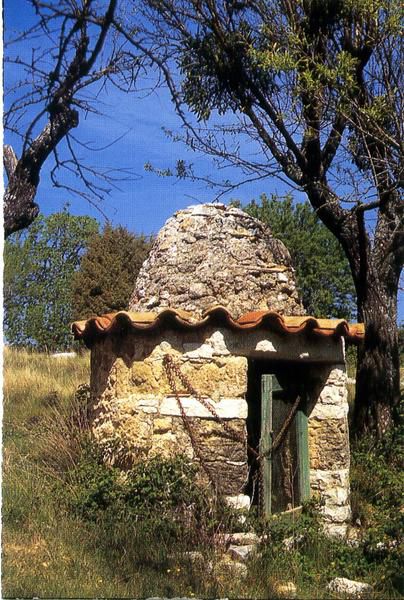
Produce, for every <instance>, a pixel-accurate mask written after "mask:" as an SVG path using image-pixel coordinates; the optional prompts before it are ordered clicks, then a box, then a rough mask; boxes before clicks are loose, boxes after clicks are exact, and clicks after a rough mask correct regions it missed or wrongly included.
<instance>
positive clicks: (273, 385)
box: [73, 204, 364, 535]
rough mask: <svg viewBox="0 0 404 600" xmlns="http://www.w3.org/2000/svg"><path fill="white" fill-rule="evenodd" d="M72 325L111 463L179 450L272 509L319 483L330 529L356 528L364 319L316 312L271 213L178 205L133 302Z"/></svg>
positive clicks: (244, 498)
mask: <svg viewBox="0 0 404 600" xmlns="http://www.w3.org/2000/svg"><path fill="white" fill-rule="evenodd" d="M73 332H74V334H75V337H76V338H78V339H83V340H84V341H85V343H86V344H87V345H88V346H89V347H90V348H91V398H92V400H91V402H92V428H93V432H94V435H95V437H96V439H97V440H98V442H99V443H100V445H101V446H102V448H103V451H104V454H105V456H106V457H107V458H108V459H109V460H111V461H114V462H115V463H117V464H120V465H121V466H122V467H126V468H128V467H130V464H132V463H133V461H137V460H139V459H140V460H141V459H143V458H146V457H151V456H154V455H156V454H161V455H165V456H169V455H176V454H179V453H180V454H182V455H185V456H188V457H189V458H190V459H193V460H197V461H199V462H200V463H201V466H202V467H203V470H204V472H205V473H206V476H207V478H208V479H210V481H211V482H212V484H214V485H215V486H216V487H217V488H218V489H219V490H220V491H221V492H222V493H223V494H224V495H225V496H226V497H227V498H228V501H229V502H230V503H233V504H234V505H236V506H246V507H248V506H250V504H251V503H254V502H260V504H261V505H263V506H264V507H265V510H266V512H267V513H270V512H281V511H286V510H290V509H294V508H296V507H298V506H299V505H301V503H302V502H303V501H304V500H306V499H308V498H309V496H310V495H311V494H319V495H320V496H321V498H322V501H323V502H322V511H323V517H324V524H325V527H326V529H327V530H328V531H330V532H332V533H334V534H337V535H343V534H344V533H345V531H346V527H347V524H348V522H349V518H350V505H349V438H348V423H347V413H348V403H347V390H346V372H345V356H344V341H345V339H349V340H350V341H352V342H358V341H360V339H361V338H362V337H363V333H364V332H363V326H361V325H351V326H349V325H348V323H346V321H342V320H328V319H316V318H314V317H310V316H306V315H305V314H304V310H303V308H302V306H301V304H300V302H299V298H298V294H297V290H296V285H295V279H294V271H293V268H292V265H291V260H290V255H289V253H288V251H287V249H286V247H285V246H284V245H283V243H282V242H280V241H279V240H276V239H275V238H274V237H273V236H272V234H271V231H270V229H269V228H268V227H266V226H265V225H264V224H263V223H261V222H260V221H258V220H257V219H254V218H252V217H250V216H248V215H246V214H245V213H243V212H242V211H240V210H238V209H235V208H227V207H225V206H224V205H221V204H206V205H198V206H191V207H189V208H187V209H186V210H182V211H179V212H178V213H176V214H175V215H174V216H173V217H172V218H171V219H169V220H168V221H167V223H166V224H165V226H164V227H163V228H162V230H161V231H160V233H159V235H158V236H157V238H156V240H155V243H154V246H153V248H152V250H151V253H150V255H149V257H148V259H147V260H146V261H145V263H144V264H143V267H142V269H141V271H140V273H139V276H138V279H137V282H136V286H135V290H134V293H133V296H132V298H131V301H130V305H129V310H128V312H126V311H122V312H119V313H116V314H109V315H103V316H100V317H94V318H91V319H88V320H87V321H80V322H76V323H74V324H73ZM257 455H258V457H257ZM258 465H260V468H258ZM259 479H261V484H262V485H258V480H259Z"/></svg>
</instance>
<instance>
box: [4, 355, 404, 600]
mask: <svg viewBox="0 0 404 600" xmlns="http://www.w3.org/2000/svg"><path fill="white" fill-rule="evenodd" d="M4 358H5V364H4V382H5V388H4V417H3V419H4V421H3V444H4V446H3V540H2V542H3V545H2V550H3V556H2V595H3V597H16V596H20V597H21V596H25V597H27V596H29V597H32V596H38V597H56V598H57V597H66V596H67V597H80V598H85V597H86V598H93V597H105V598H112V597H123V598H125V597H127V598H129V597H132V598H133V597H135V598H140V597H148V596H149V597H150V596H166V597H170V596H189V597H192V596H195V597H225V596H226V597H229V598H240V597H244V598H246V597H248V598H276V593H275V590H276V586H277V584H278V583H279V582H287V581H293V582H294V583H295V584H296V586H297V588H298V597H299V598H302V599H309V598H313V599H319V600H320V599H322V598H327V597H328V596H327V593H326V591H325V586H326V584H327V582H328V581H329V580H330V579H331V578H333V577H336V576H346V577H351V578H359V579H361V580H363V581H368V582H369V583H371V584H373V585H374V586H375V588H376V592H375V597H376V598H398V597H399V595H398V593H397V592H396V591H395V590H394V588H393V586H392V580H393V578H394V574H395V573H396V572H397V571H398V569H399V567H398V565H399V560H400V557H399V555H398V551H396V550H393V551H392V552H387V553H385V554H384V555H383V553H381V554H380V553H379V554H380V555H379V554H378V553H377V548H376V546H375V542H377V540H379V539H383V540H385V541H386V542H390V541H392V540H394V539H396V537H397V527H398V517H399V516H400V511H399V510H398V507H397V505H396V496H397V495H398V494H399V489H400V486H401V485H402V478H401V479H400V464H401V463H400V457H399V456H397V452H395V451H394V448H395V447H394V445H392V444H393V442H391V444H390V447H389V448H388V447H385V448H377V449H375V448H371V447H368V446H366V445H362V446H361V447H358V448H357V449H356V450H355V452H354V459H353V475H354V480H353V494H354V509H355V517H356V518H360V519H361V520H362V521H363V525H364V529H363V531H362V535H363V541H362V542H361V543H360V545H359V546H358V547H357V548H352V547H349V546H347V545H346V544H345V543H342V542H337V541H333V540H328V539H326V538H325V537H324V536H323V535H322V533H321V531H320V529H319V526H318V522H317V519H316V515H315V514H314V515H313V514H312V509H310V510H308V511H305V512H304V514H303V515H302V516H301V517H299V518H296V519H295V520H293V521H290V520H289V521H287V522H284V521H283V519H275V520H273V521H272V522H270V523H269V524H267V525H265V526H264V525H263V524H262V523H260V522H257V521H255V522H253V521H254V520H253V519H251V522H252V523H251V525H252V526H255V527H258V528H261V529H262V528H264V530H265V532H266V534H267V536H268V539H269V540H270V541H269V542H267V543H265V544H263V545H262V547H261V548H260V550H261V555H257V556H255V557H252V558H251V560H249V562H248V565H247V566H248V573H247V576H246V577H245V578H241V577H239V576H236V575H235V574H234V573H233V572H231V571H229V569H228V567H226V565H223V563H222V562H221V558H222V554H223V549H224V547H223V543H220V539H219V541H218V537H217V536H216V537H214V535H213V534H214V532H215V531H218V530H220V527H228V525H226V526H225V525H224V522H225V519H227V518H233V516H232V515H230V517H229V516H227V517H225V516H223V515H222V514H219V513H217V511H216V512H215V511H213V509H210V508H209V507H210V506H211V505H210V504H209V502H206V503H205V504H203V503H202V504H203V505H201V506H200V507H199V509H200V511H202V512H201V515H202V516H201V517H200V519H199V521H198V523H197V524H196V525H195V526H194V527H188V525H186V524H185V521H186V518H185V516H184V515H185V513H184V515H182V513H178V511H177V510H176V508H175V506H172V503H171V504H170V502H171V500H172V496H170V495H168V496H167V497H166V498H165V500H164V498H163V496H164V492H163V491H164V489H166V487H167V486H166V484H167V481H168V479H169V478H170V477H171V480H170V485H169V486H168V487H169V488H170V490H171V489H173V488H172V481H173V477H174V480H175V481H177V480H178V472H177V471H176V469H180V473H181V468H182V467H181V465H180V463H178V464H177V463H176V465H174V467H175V468H174V470H173V467H172V464H171V465H169V471H167V468H168V467H167V465H165V464H163V463H161V464H160V465H159V463H158V462H156V463H150V465H151V468H152V471H153V472H152V473H151V474H150V476H148V474H147V469H146V468H143V470H142V468H141V467H142V466H141V465H140V467H139V469H140V470H139V469H138V471H136V469H134V471H133V473H132V474H131V477H132V479H130V477H129V479H128V478H126V479H123V478H122V477H121V475H120V473H119V472H118V471H116V470H114V469H112V468H109V467H107V466H105V465H104V464H103V463H101V462H100V461H99V459H98V458H97V455H96V454H94V453H93V451H92V450H91V452H89V447H88V434H87V432H86V420H85V414H84V413H83V410H82V406H81V405H80V403H79V402H78V401H77V400H74V392H75V390H76V388H77V386H78V385H79V384H81V383H86V382H87V381H88V377H89V356H88V354H85V355H83V356H80V357H77V358H75V359H58V360H56V359H53V358H51V357H49V356H47V355H44V354H35V353H30V352H25V351H14V350H10V349H7V350H6V351H5V356H4ZM83 415H84V416H83ZM78 417H80V418H78ZM392 456H394V460H393V458H392ZM159 469H161V470H160V471H159ZM170 469H171V470H170ZM158 473H160V475H158ZM181 476H182V475H181ZM187 477H190V479H187V482H188V485H189V487H188V488H187V490H186V494H185V495H184V494H183V491H182V490H181V489H180V488H178V487H175V486H174V489H176V492H175V493H176V494H177V496H175V497H176V498H178V499H180V500H181V502H183V503H184V506H185V507H186V506H187V502H188V505H189V504H190V503H193V505H195V506H196V505H197V504H198V502H197V500H196V499H195V497H194V496H193V494H198V490H197V489H196V488H194V487H192V486H193V483H192V477H191V475H187ZM167 478H168V479H167ZM159 486H162V487H161V488H159ZM386 489H388V490H389V492H386ZM148 490H149V491H148ZM161 490H163V491H161ZM145 498H147V501H146V500H145ZM139 499H141V502H140V500H139ZM163 500H164V501H163ZM204 507H205V508H204ZM199 509H198V510H199ZM203 510H205V512H203ZM150 515H152V518H151V517H150ZM178 515H179V516H178ZM393 522H394V527H392V524H393ZM186 527H188V529H187V528H186ZM178 532H179V533H178ZM293 534H294V535H296V536H302V537H301V540H302V541H300V542H299V543H296V544H295V546H294V548H293V550H291V551H287V550H285V547H284V545H283V540H284V539H285V538H286V537H290V536H291V535H293ZM297 539H300V538H297ZM372 544H373V545H372ZM375 548H376V549H375ZM189 550H198V551H200V552H201V553H202V555H203V557H204V561H203V564H202V565H201V564H198V563H192V562H191V561H190V560H189V558H186V556H185V555H184V552H187V551H189Z"/></svg>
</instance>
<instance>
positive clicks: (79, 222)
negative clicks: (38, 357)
mask: <svg viewBox="0 0 404 600" xmlns="http://www.w3.org/2000/svg"><path fill="white" fill-rule="evenodd" d="M97 231H98V224H97V221H96V220H95V219H92V218H90V217H76V216H73V215H70V214H69V213H68V212H67V211H66V210H64V211H63V212H60V213H55V214H53V215H50V216H49V217H44V216H43V215H39V216H38V217H37V219H36V221H35V223H33V224H32V225H31V227H30V228H29V230H28V232H17V233H15V234H13V235H12V236H10V237H9V238H8V239H7V240H6V242H5V245H4V333H5V338H6V340H7V342H8V343H10V344H14V345H17V346H32V347H35V348H37V349H39V350H47V351H55V350H64V349H67V348H69V347H70V346H71V344H72V341H73V340H72V336H71V334H70V331H69V323H70V322H71V321H72V279H73V274H74V272H75V271H76V270H77V269H78V267H79V264H80V260H81V257H82V255H83V252H84V250H85V248H86V246H87V243H88V241H89V239H90V238H91V236H93V235H95V233H96V232H97Z"/></svg>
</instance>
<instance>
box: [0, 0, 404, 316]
mask: <svg viewBox="0 0 404 600" xmlns="http://www.w3.org/2000/svg"><path fill="white" fill-rule="evenodd" d="M31 20H32V13H31V12H30V6H29V4H28V3H27V2H26V1H25V0H5V24H4V27H5V31H6V37H7V34H10V33H11V32H12V30H21V29H23V28H24V27H25V26H26V25H28V24H29V23H30V22H31ZM27 46H28V45H27ZM19 51H20V52H30V48H29V47H25V48H24V49H22V50H21V49H20V50H19ZM5 77H6V78H7V77H8V78H10V79H14V77H15V78H17V77H18V75H17V73H15V72H14V71H11V72H10V71H7V68H6V70H5ZM144 85H145V86H149V85H151V81H144ZM6 87H7V86H6ZM99 101H100V103H102V109H101V110H102V113H103V115H93V114H89V115H87V116H85V115H81V118H80V124H79V127H78V128H77V130H76V132H75V133H76V134H77V137H79V138H80V140H82V141H85V142H86V143H89V144H90V145H91V147H93V148H102V147H104V146H106V145H108V144H110V143H111V142H112V141H113V140H115V139H117V138H120V139H119V141H117V142H116V143H115V144H112V145H111V146H110V147H108V148H106V149H105V150H102V151H96V150H94V151H88V150H82V151H81V154H82V156H83V160H84V161H85V162H87V164H91V165H97V166H99V167H104V168H105V167H108V168H109V167H112V168H122V167H123V168H128V169H130V170H131V171H132V172H133V173H134V178H133V180H132V181H125V180H122V181H120V182H119V184H118V186H119V189H116V190H114V191H113V192H112V194H111V195H110V196H105V198H104V199H103V201H102V202H101V204H100V208H101V210H102V211H103V213H105V215H106V216H107V217H108V219H109V220H110V221H111V222H112V223H113V224H115V225H117V224H122V225H124V226H126V227H127V228H128V229H129V230H131V231H134V232H136V233H144V234H150V233H156V232H157V231H158V230H159V229H160V228H161V227H162V225H163V224H164V222H165V221H166V220H167V219H168V218H169V217H170V216H171V215H172V214H173V213H174V212H175V211H176V210H179V209H181V208H184V207H186V206H188V205H190V204H196V203H198V202H209V201H212V200H213V199H214V198H215V196H216V194H217V191H215V190H212V189H209V188H207V187H206V185H205V184H202V183H196V182H194V183H193V182H191V181H189V180H180V181H176V180H174V179H172V178H166V177H158V176H157V175H156V174H155V173H151V172H147V171H146V170H145V168H144V166H145V163H148V162H150V163H152V164H153V166H155V167H157V168H160V169H165V168H167V167H170V168H173V167H174V165H175V161H176V160H177V159H184V160H186V161H187V162H192V163H193V164H194V166H195V170H197V171H198V172H200V173H203V174H209V175H212V174H215V170H216V167H215V166H214V165H213V163H212V162H211V161H210V160H209V158H207V157H206V156H203V155H201V154H196V153H192V152H191V151H190V150H189V149H188V148H187V147H185V146H184V145H182V144H180V143H174V142H173V141H172V140H171V139H169V138H168V137H167V136H166V134H165V133H164V131H163V129H164V128H167V129H169V130H173V131H179V130H180V127H181V123H180V120H179V118H178V117H177V116H176V114H175V112H174V110H173V108H172V105H171V102H170V99H169V95H168V92H167V91H166V90H164V89H163V88H160V89H158V90H157V91H155V92H152V93H150V94H146V93H144V94H133V95H126V94H123V93H120V92H118V90H116V89H115V88H112V87H110V88H109V89H107V91H106V92H104V93H103V94H102V95H101V96H100V98H99ZM122 136H123V137H122ZM6 141H9V142H11V143H12V144H13V145H14V147H15V149H16V151H17V154H18V153H19V150H20V147H19V142H17V140H16V139H12V138H11V139H9V140H8V139H7V136H6ZM63 145H64V143H62V144H61V146H60V147H59V149H60V151H61V153H63V150H64V149H63ZM51 167H52V163H51V161H48V163H46V164H45V167H44V169H43V171H42V173H41V182H40V186H39V189H38V194H37V202H38V204H39V205H40V208H41V211H42V212H44V213H45V214H49V213H52V212H56V211H58V210H61V209H62V208H63V206H64V205H65V204H66V202H69V205H70V211H71V212H72V213H73V214H77V215H78V214H82V215H85V214H86V215H91V216H93V217H95V218H97V219H98V220H99V221H100V222H101V223H103V222H105V220H104V217H103V216H102V214H101V213H100V212H99V211H97V210H96V209H95V208H94V207H93V206H91V205H90V204H89V203H88V202H86V201H84V200H83V199H81V198H77V197H75V196H72V195H69V194H68V193H67V192H65V191H63V190H58V189H57V188H54V187H53V185H52V183H51V181H50V177H49V172H50V169H51ZM224 176H225V177H226V178H229V179H231V180H232V181H238V180H239V179H240V173H239V172H237V170H236V169H235V168H231V169H229V170H228V171H226V173H225V175H223V177H224ZM221 177H222V176H219V178H221ZM287 191H289V190H288V187H287V186H286V185H285V184H283V183H282V182H281V181H279V180H277V179H275V178H272V179H266V180H264V181H258V182H256V183H253V184H251V183H250V184H248V185H245V186H242V187H241V188H239V189H238V190H236V191H233V192H232V193H229V194H228V195H227V196H224V198H223V200H224V201H228V200H230V199H231V198H238V199H240V200H241V201H243V202H248V201H250V200H251V199H252V198H256V199H258V197H259V195H260V194H261V193H263V192H265V193H266V194H271V193H277V194H285V193H286V192H287ZM294 196H295V197H297V196H296V193H294ZM301 198H302V196H300V198H299V199H301ZM403 320H404V301H403V298H401V302H400V315H399V321H403Z"/></svg>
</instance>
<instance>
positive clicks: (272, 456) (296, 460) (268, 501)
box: [260, 374, 310, 516]
mask: <svg viewBox="0 0 404 600" xmlns="http://www.w3.org/2000/svg"><path fill="white" fill-rule="evenodd" d="M301 395H302V394H301ZM303 400H304V398H303ZM291 407H292V403H291V395H290V393H288V391H287V390H285V389H283V388H282V386H281V385H280V384H279V381H278V380H277V378H276V376H275V375H272V374H268V375H262V378H261V437H260V454H261V455H264V458H263V459H262V465H261V468H262V492H263V499H262V507H263V511H264V514H265V515H266V516H269V515H271V514H272V513H276V512H283V511H285V510H288V509H290V508H294V507H296V506H299V505H300V504H301V503H302V502H303V501H304V500H307V499H308V498H309V495H310V488H309V451H308V435H307V416H306V414H305V413H304V410H303V409H304V406H300V407H299V410H298V411H297V413H296V415H295V417H294V419H293V421H292V423H291V425H290V426H289V428H288V431H287V433H286V434H285V436H284V439H283V442H282V443H281V445H280V446H279V448H278V449H275V451H272V442H273V440H274V439H275V438H276V435H277V433H278V432H279V431H280V429H281V427H282V425H283V423H284V422H285V419H286V418H287V416H288V414H289V413H290V410H291Z"/></svg>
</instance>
